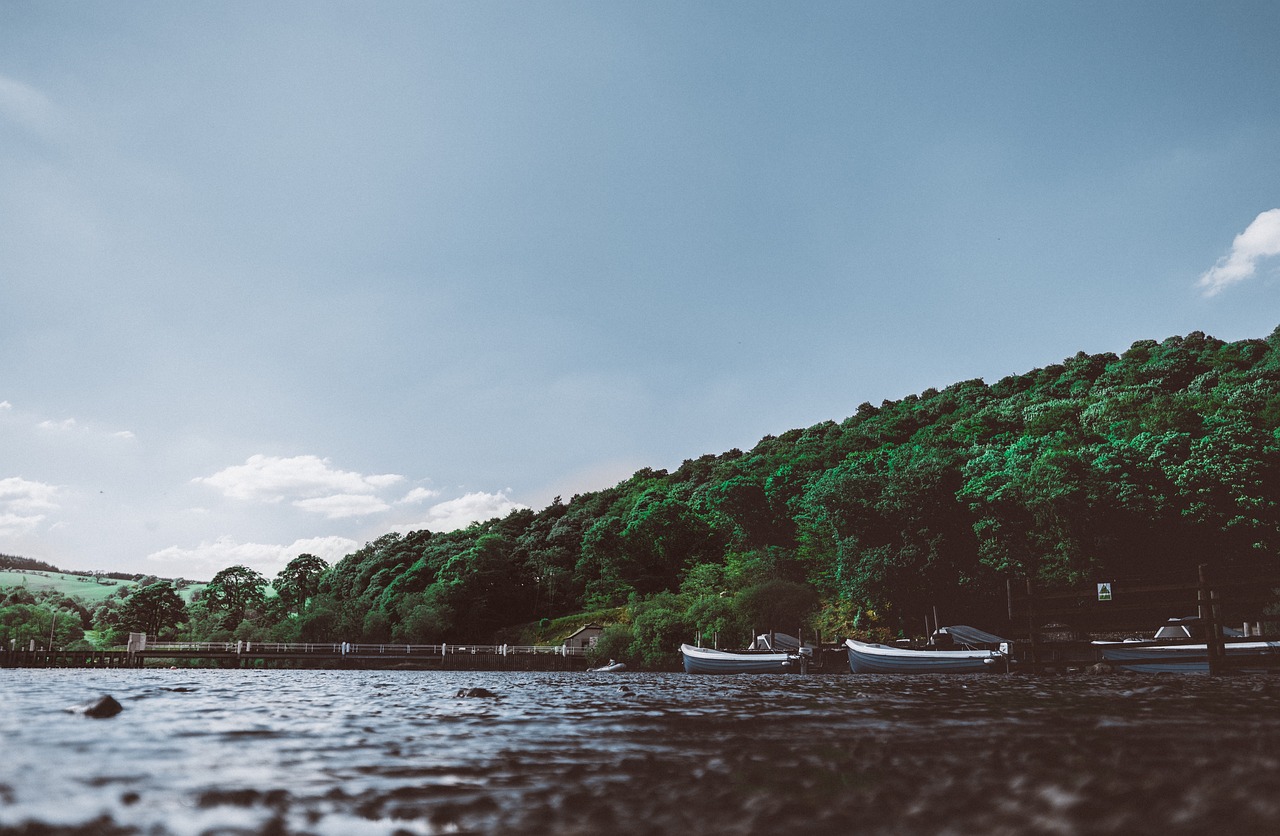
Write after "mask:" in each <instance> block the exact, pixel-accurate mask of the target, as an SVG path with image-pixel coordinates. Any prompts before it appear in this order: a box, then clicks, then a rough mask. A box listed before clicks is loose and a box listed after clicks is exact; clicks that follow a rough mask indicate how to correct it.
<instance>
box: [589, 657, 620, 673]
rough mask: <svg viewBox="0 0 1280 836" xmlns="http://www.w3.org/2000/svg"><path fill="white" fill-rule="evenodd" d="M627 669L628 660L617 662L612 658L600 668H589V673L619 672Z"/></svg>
mask: <svg viewBox="0 0 1280 836" xmlns="http://www.w3.org/2000/svg"><path fill="white" fill-rule="evenodd" d="M626 669H627V663H626V662H615V661H613V660H612V659H610V660H609V664H607V665H601V666H600V667H598V668H587V673H618V672H619V671H625V670H626Z"/></svg>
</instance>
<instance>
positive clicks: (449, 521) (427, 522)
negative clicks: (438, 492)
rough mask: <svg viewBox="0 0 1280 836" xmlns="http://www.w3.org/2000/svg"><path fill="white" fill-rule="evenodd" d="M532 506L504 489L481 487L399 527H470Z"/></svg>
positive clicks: (434, 529) (413, 529) (413, 528)
mask: <svg viewBox="0 0 1280 836" xmlns="http://www.w3.org/2000/svg"><path fill="white" fill-rule="evenodd" d="M526 507H528V506H526V505H521V504H520V503H518V502H512V501H511V500H510V499H509V498H508V497H507V495H506V493H505V492H504V491H499V492H498V493H484V492H482V491H477V492H475V493H469V494H466V495H464V496H460V497H458V498H457V499H450V500H447V501H445V502H441V503H438V504H436V505H432V506H431V507H430V508H428V509H427V516H426V518H425V519H424V520H422V521H421V522H419V523H416V524H414V525H408V526H397V530H398V531H402V532H403V531H415V530H420V529H424V528H425V529H428V530H430V531H454V530H456V529H459V528H466V527H467V526H468V525H470V524H471V523H473V522H483V521H484V520H491V519H493V518H494V517H505V516H506V515H507V514H509V513H511V512H512V511H515V510H517V509H519V508H526Z"/></svg>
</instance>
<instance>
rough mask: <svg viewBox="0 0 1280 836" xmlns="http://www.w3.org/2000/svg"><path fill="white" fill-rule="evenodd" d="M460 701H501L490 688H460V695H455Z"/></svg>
mask: <svg viewBox="0 0 1280 836" xmlns="http://www.w3.org/2000/svg"><path fill="white" fill-rule="evenodd" d="M454 696H455V697H458V698H459V699H462V698H466V697H477V698H481V699H485V698H487V699H500V697H499V696H498V695H497V694H495V693H493V692H492V691H490V690H489V689H488V688H460V689H458V693H457V694H455V695H454Z"/></svg>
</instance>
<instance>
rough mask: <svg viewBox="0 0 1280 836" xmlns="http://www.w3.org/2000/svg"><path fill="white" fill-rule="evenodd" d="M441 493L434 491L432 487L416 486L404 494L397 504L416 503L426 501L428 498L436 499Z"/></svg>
mask: <svg viewBox="0 0 1280 836" xmlns="http://www.w3.org/2000/svg"><path fill="white" fill-rule="evenodd" d="M439 495H440V491H433V490H431V489H430V488H414V489H413V490H411V491H409V492H408V493H407V494H405V495H404V496H402V497H400V498H399V499H397V500H396V504H397V505H416V504H418V503H419V502H426V501H427V500H428V499H435V498H436V497H437V496H439Z"/></svg>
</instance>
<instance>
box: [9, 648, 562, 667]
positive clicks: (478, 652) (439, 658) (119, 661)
mask: <svg viewBox="0 0 1280 836" xmlns="http://www.w3.org/2000/svg"><path fill="white" fill-rule="evenodd" d="M142 667H151V668H169V667H180V668H182V667H204V668H208V667H213V668H297V669H305V668H314V669H356V670H359V669H388V668H399V669H407V670H458V671H477V670H479V671H581V670H586V667H587V660H586V656H585V654H584V653H583V651H582V648H572V647H565V646H532V647H531V646H517V645H449V644H438V645H405V644H352V643H349V642H337V643H327V644H285V643H279V642H243V641H242V642H186V643H179V642H171V643H151V644H145V643H144V644H143V646H142V647H139V648H137V649H135V650H132V651H129V650H31V649H8V650H0V668H142Z"/></svg>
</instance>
